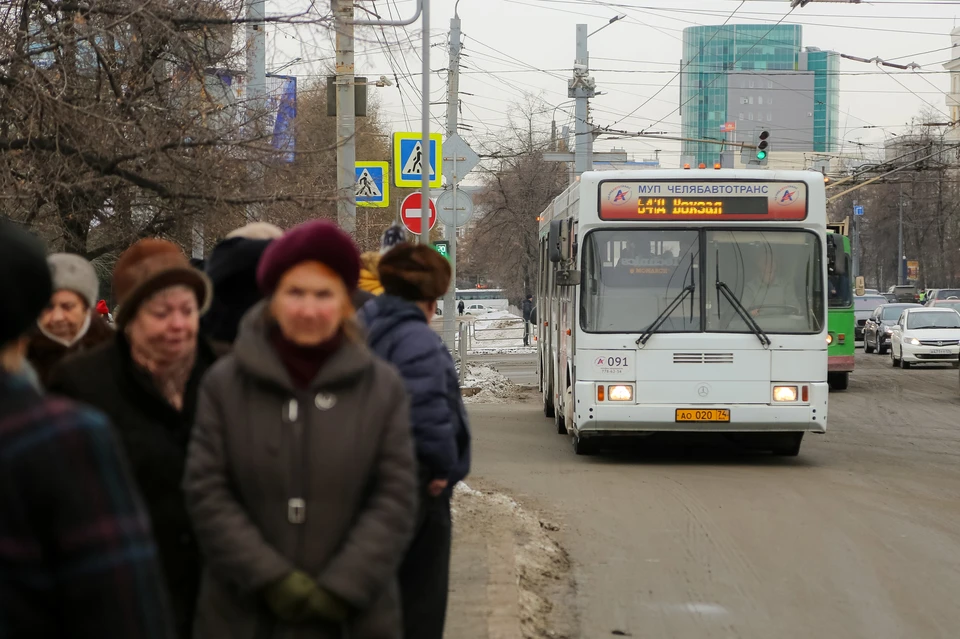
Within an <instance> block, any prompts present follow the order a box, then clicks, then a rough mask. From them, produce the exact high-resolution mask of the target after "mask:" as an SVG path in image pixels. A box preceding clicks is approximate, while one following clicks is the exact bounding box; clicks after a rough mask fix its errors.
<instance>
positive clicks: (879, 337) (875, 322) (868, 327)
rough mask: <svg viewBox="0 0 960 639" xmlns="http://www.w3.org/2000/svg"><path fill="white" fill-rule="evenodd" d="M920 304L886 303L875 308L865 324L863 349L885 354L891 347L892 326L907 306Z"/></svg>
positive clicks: (866, 351)
mask: <svg viewBox="0 0 960 639" xmlns="http://www.w3.org/2000/svg"><path fill="white" fill-rule="evenodd" d="M918 306H920V304H884V305H883V306H878V307H877V308H875V309H874V311H873V313H872V314H871V315H870V317H868V318H867V322H866V324H864V326H863V351H864V352H865V353H880V354H881V355H883V354H884V353H886V352H887V350H888V349H889V348H890V327H891V326H893V325H894V324H896V323H897V320H898V319H900V315H901V314H902V313H903V309H905V308H913V307H918Z"/></svg>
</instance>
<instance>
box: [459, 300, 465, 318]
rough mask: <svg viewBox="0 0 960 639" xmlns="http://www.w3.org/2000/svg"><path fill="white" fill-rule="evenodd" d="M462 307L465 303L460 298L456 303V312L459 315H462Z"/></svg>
mask: <svg viewBox="0 0 960 639" xmlns="http://www.w3.org/2000/svg"><path fill="white" fill-rule="evenodd" d="M464 308H466V305H465V304H464V303H463V300H460V301H459V302H458V303H457V312H458V313H459V314H460V315H463V309H464Z"/></svg>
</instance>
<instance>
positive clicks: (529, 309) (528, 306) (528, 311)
mask: <svg viewBox="0 0 960 639" xmlns="http://www.w3.org/2000/svg"><path fill="white" fill-rule="evenodd" d="M520 308H521V312H522V313H523V319H524V321H527V322H530V321H532V320H531V317H532V316H533V301H532V300H523V304H521V306H520Z"/></svg>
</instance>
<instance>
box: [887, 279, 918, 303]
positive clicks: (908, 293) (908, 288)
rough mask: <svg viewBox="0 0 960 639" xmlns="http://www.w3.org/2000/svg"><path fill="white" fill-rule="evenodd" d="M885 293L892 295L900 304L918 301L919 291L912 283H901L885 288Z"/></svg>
mask: <svg viewBox="0 0 960 639" xmlns="http://www.w3.org/2000/svg"><path fill="white" fill-rule="evenodd" d="M887 295H893V296H894V297H895V298H896V299H897V301H898V302H900V303H902V304H913V303H915V302H919V301H920V293H919V292H918V291H917V287H916V286H914V285H913V284H901V285H899V286H891V287H890V288H889V289H887Z"/></svg>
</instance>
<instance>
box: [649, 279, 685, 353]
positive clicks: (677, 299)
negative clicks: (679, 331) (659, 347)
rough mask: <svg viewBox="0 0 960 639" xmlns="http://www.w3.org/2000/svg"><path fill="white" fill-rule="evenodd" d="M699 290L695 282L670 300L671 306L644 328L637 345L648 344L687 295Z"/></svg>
mask: <svg viewBox="0 0 960 639" xmlns="http://www.w3.org/2000/svg"><path fill="white" fill-rule="evenodd" d="M696 290H697V287H696V286H694V285H693V284H690V285H689V286H687V287H685V288H684V289H683V290H682V291H680V292H679V293H678V294H677V296H676V297H675V298H673V301H672V302H670V306H668V307H667V308H665V309H664V311H663V312H662V313H660V314H659V315H657V319H655V320H653V324H651V325H650V326H648V327H647V328H646V329H644V331H643V334H641V335H640V339H638V340H637V346H646V344H647V341H648V340H649V339H650V338H651V337H653V334H654V333H656V332H657V330H658V329H659V328H660V327H661V326H663V323H664V322H666V321H667V318H668V317H670V314H671V313H673V311H675V310H676V309H677V307H678V306H680V305H681V304H683V300H685V299H687V295H693V293H694V291H696Z"/></svg>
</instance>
